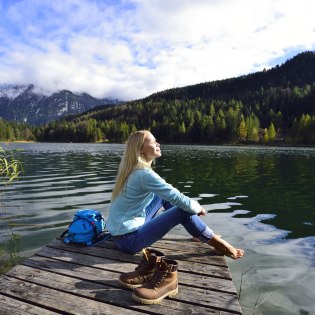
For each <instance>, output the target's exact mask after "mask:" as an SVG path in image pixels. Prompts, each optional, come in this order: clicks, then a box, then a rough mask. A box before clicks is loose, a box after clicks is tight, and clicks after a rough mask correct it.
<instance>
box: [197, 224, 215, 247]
mask: <svg viewBox="0 0 315 315" xmlns="http://www.w3.org/2000/svg"><path fill="white" fill-rule="evenodd" d="M213 235H214V233H213V231H212V230H211V229H210V228H209V227H207V226H206V227H205V229H204V230H203V231H202V233H201V234H200V235H199V236H198V238H199V240H200V241H201V242H202V243H207V242H208V241H209V240H210V239H211V238H212V237H213Z"/></svg>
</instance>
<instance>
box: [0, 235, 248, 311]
mask: <svg viewBox="0 0 315 315" xmlns="http://www.w3.org/2000/svg"><path fill="white" fill-rule="evenodd" d="M152 247H153V248H156V249H159V250H161V251H163V252H164V253H165V254H166V256H167V257H168V258H171V259H175V260H177V261H178V264H179V271H178V279H179V293H178V295H177V296H175V297H173V298H166V299H164V300H163V301H162V303H161V304H158V305H142V304H138V303H136V302H134V301H133V300H132V298H131V291H130V290H128V289H124V288H122V287H121V286H120V285H119V283H118V277H119V275H120V274H121V273H123V272H129V271H132V270H134V268H135V267H136V266H137V264H138V263H139V262H140V260H141V255H135V256H131V255H127V254H124V253H122V252H120V251H118V250H117V249H116V248H115V245H114V243H113V242H112V241H110V240H107V241H105V242H103V243H102V244H100V245H97V246H94V247H87V246H78V245H66V244H64V243H63V241H61V240H58V239H56V240H54V241H53V242H52V243H50V244H48V245H47V246H45V247H43V248H42V249H41V250H40V251H39V252H37V253H36V254H35V255H33V256H32V257H30V258H27V259H26V260H24V261H23V263H22V264H20V265H17V266H15V267H14V268H13V269H11V270H10V271H9V272H8V273H6V274H5V275H2V276H0V314H1V315H5V314H8V315H16V314H23V315H24V314H40V315H46V314H82V315H87V314H95V315H96V314H97V315H98V314H116V315H120V314H122V315H124V314H242V311H241V308H240V304H239V301H238V299H237V295H236V291H235V287H234V285H233V282H232V279H231V275H230V272H229V269H228V266H227V264H226V261H225V258H224V257H223V256H221V255H216V254H215V253H214V252H213V251H212V249H211V248H210V247H209V246H207V245H204V244H200V243H194V242H192V241H191V240H190V239H188V238H187V237H180V236H173V235H167V236H166V237H165V238H163V240H161V241H159V242H156V243H155V244H154V245H153V246H152Z"/></svg>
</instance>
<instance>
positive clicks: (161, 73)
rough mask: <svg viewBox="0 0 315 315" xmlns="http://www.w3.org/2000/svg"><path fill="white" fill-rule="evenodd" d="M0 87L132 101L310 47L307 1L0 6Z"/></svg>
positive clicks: (137, 0) (62, 0)
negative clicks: (10, 85)
mask: <svg viewBox="0 0 315 315" xmlns="http://www.w3.org/2000/svg"><path fill="white" fill-rule="evenodd" d="M0 10H1V12H2V14H1V13H0V14H1V16H0V17H1V18H2V19H1V21H0V83H34V84H35V85H38V86H39V87H40V88H42V89H44V90H46V91H54V90H56V89H69V90H72V91H74V92H88V93H90V94H92V95H93V96H97V97H105V96H106V97H115V98H120V99H135V98H140V97H145V96H147V95H149V94H151V93H154V92H157V91H160V90H164V89H168V88H172V87H178V86H185V85H188V84H196V83H199V82H206V81H212V80H217V79H223V78H228V77H234V76H239V75H242V74H247V73H250V72H254V71H258V70H261V69H263V68H268V67H270V66H272V65H274V62H275V60H278V61H279V60H283V61H284V60H285V58H287V57H288V56H289V57H292V53H293V52H294V53H295V52H299V51H304V50H314V49H315V20H314V18H313V16H312V13H313V12H315V2H314V1H313V0H301V1H299V2H297V1H295V0H212V1H210V0H194V1H189V0H172V1H167V0H134V1H131V0H120V1H118V0H116V1H114V0H107V1H101V0H89V1H87V0H81V1H80V2H78V1H74V0H56V1H51V2H46V1H36V0H24V1H8V2H7V3H2V4H1V6H0Z"/></svg>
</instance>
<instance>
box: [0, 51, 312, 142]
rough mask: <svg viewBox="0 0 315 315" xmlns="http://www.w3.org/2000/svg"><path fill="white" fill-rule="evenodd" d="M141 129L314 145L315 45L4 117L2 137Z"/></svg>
mask: <svg viewBox="0 0 315 315" xmlns="http://www.w3.org/2000/svg"><path fill="white" fill-rule="evenodd" d="M139 129H149V130H151V131H152V133H153V134H154V136H155V137H156V138H157V139H158V141H159V142H161V143H187V144H188V143H200V144H237V143H248V144H251V143H263V144H289V145H294V144H297V145H314V144H315V53H314V52H303V53H301V54H299V55H297V56H295V57H294V58H292V59H290V60H287V61H286V62H285V63H284V64H282V65H280V66H276V67H274V68H272V69H270V70H264V71H261V72H256V73H253V74H249V75H246V76H242V77H237V78H230V79H226V80H220V81H213V82H206V83H200V84H196V85H192V86H187V87H183V88H174V89H169V90H166V91H162V92H158V93H155V94H153V95H151V96H149V97H147V98H144V99H141V100H134V101H130V102H125V103H122V104H119V105H112V106H99V107H97V108H94V109H93V110H90V111H88V112H85V113H84V114H80V115H78V116H75V117H73V116H72V117H67V118H66V119H63V120H59V121H53V122H50V123H48V124H46V125H42V126H36V127H35V126H28V125H26V124H23V123H16V122H14V123H13V122H8V121H4V120H1V119H0V140H8V141H14V140H26V141H55V142H56V141H60V142H124V141H125V140H126V139H127V137H128V135H129V134H130V133H131V132H132V131H134V130H139Z"/></svg>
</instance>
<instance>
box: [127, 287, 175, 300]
mask: <svg viewBox="0 0 315 315" xmlns="http://www.w3.org/2000/svg"><path fill="white" fill-rule="evenodd" d="M177 294H178V287H177V288H176V289H175V290H173V291H171V292H167V293H165V294H164V295H162V296H161V297H159V298H158V299H155V300H148V299H143V298H140V297H138V296H136V295H135V294H134V293H132V295H131V297H132V299H133V300H134V301H136V302H139V303H142V304H159V303H161V302H162V300H163V299H165V298H166V297H173V296H175V295H177Z"/></svg>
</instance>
